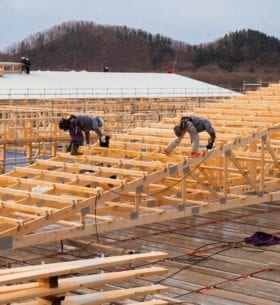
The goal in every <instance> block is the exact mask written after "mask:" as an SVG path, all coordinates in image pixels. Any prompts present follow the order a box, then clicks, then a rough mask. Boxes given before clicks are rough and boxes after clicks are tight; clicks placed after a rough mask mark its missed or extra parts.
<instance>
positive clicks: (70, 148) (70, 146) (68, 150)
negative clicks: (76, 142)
mask: <svg viewBox="0 0 280 305" xmlns="http://www.w3.org/2000/svg"><path fill="white" fill-rule="evenodd" d="M71 150H72V143H70V144H69V145H68V146H67V148H66V152H71Z"/></svg>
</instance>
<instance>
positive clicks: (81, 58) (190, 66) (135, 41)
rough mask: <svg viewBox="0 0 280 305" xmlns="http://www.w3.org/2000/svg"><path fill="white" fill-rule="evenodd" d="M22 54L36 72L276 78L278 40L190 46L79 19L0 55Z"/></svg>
mask: <svg viewBox="0 0 280 305" xmlns="http://www.w3.org/2000/svg"><path fill="white" fill-rule="evenodd" d="M21 56H28V57H30V58H31V59H32V68H33V69H36V70H37V69H41V70H72V69H74V70H87V71H102V70H103V67H104V66H108V67H109V71H117V72H120V71H123V72H151V71H160V72H164V71H167V70H168V68H171V67H175V70H176V73H181V74H185V75H187V74H189V76H191V77H192V76H193V77H195V78H197V79H201V80H205V81H209V80H207V73H208V74H212V79H214V77H213V72H215V74H216V78H217V75H220V78H222V79H225V77H228V75H226V73H229V72H233V73H239V74H240V73H250V74H248V75H249V76H251V77H257V76H258V75H264V74H267V73H268V74H269V75H270V77H272V78H275V79H277V78H278V80H279V71H280V40H278V39H276V38H274V37H269V36H267V35H265V34H263V33H261V32H258V31H254V30H241V31H237V32H233V33H229V34H227V35H225V36H224V37H223V38H220V39H218V40H216V41H214V42H211V43H205V44H201V45H189V44H187V43H186V42H179V41H175V40H173V39H171V38H168V37H164V36H162V35H152V34H150V33H148V32H145V31H143V30H137V29H132V28H128V27H126V26H104V25H97V24H95V23H93V22H85V21H78V22H68V23H63V24H61V25H58V26H54V27H52V28H50V29H49V30H47V31H45V32H40V33H37V34H34V35H31V36H29V37H28V38H26V39H25V40H23V41H22V42H20V43H18V44H15V45H13V46H11V47H10V48H9V49H8V50H7V52H6V54H3V53H2V54H0V60H15V61H18V60H19V58H20V57H21ZM221 73H222V74H221ZM252 73H255V74H254V75H253V74H252ZM203 75H204V76H203ZM208 76H209V77H210V75H208ZM240 77H243V78H244V77H245V75H242V76H241V75H240ZM258 77H259V76H258ZM205 78H206V79H205ZM262 79H263V80H264V79H265V77H264V76H263V77H262ZM210 82H211V81H210ZM218 82H221V80H220V79H216V80H213V81H212V83H218Z"/></svg>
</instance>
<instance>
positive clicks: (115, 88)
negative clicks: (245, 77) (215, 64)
mask: <svg viewBox="0 0 280 305" xmlns="http://www.w3.org/2000/svg"><path fill="white" fill-rule="evenodd" d="M237 94H238V93H237V92H234V91H231V90H227V89H224V88H221V87H218V86H214V85H211V84H208V83H205V82H201V81H197V80H194V79H191V78H188V77H184V76H181V75H177V74H168V73H115V72H105V73H104V72H86V71H81V72H75V71H70V72H54V71H31V73H30V74H29V75H27V74H25V73H5V74H4V75H3V76H2V77H0V99H7V98H13V99H15V98H78V97H79V98H82V97H84V98H86V97H89V98H90V97H103V98H106V97H107V98H110V97H160V96H162V97H172V96H173V97H174V96H175V97H184V96H186V97H189V96H232V95H237Z"/></svg>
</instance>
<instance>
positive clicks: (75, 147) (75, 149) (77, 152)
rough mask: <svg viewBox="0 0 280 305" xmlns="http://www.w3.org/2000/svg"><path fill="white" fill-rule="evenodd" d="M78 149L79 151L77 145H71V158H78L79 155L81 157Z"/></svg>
mask: <svg viewBox="0 0 280 305" xmlns="http://www.w3.org/2000/svg"><path fill="white" fill-rule="evenodd" d="M78 149H79V145H77V144H72V150H71V153H70V154H71V155H72V156H80V155H82V153H81V152H79V151H78Z"/></svg>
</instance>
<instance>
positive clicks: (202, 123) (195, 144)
mask: <svg viewBox="0 0 280 305" xmlns="http://www.w3.org/2000/svg"><path fill="white" fill-rule="evenodd" d="M202 131H206V132H207V133H208V134H209V135H210V138H209V139H208V145H207V146H206V148H207V149H212V148H213V145H214V142H215V138H216V132H215V129H214V128H213V126H212V124H211V122H210V121H209V120H208V119H206V118H201V117H198V116H194V115H190V116H184V117H182V118H181V121H180V124H178V125H176V126H175V127H174V133H175V135H176V138H175V139H173V140H172V141H171V142H170V143H169V144H168V146H167V147H166V149H165V150H164V153H165V154H167V155H169V154H171V152H172V151H173V150H174V149H175V148H176V146H178V145H179V144H180V142H181V141H182V139H183V138H184V136H185V134H186V133H189V135H190V138H191V143H192V152H191V157H198V156H200V152H199V133H200V132H202Z"/></svg>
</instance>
